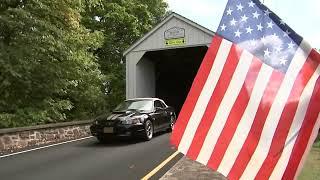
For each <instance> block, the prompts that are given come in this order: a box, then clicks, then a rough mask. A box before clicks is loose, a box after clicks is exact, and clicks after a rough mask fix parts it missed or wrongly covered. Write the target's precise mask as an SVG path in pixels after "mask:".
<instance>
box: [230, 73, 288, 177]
mask: <svg viewBox="0 0 320 180" xmlns="http://www.w3.org/2000/svg"><path fill="white" fill-rule="evenodd" d="M283 78H284V75H283V74H282V73H281V72H278V71H274V72H273V73H272V75H271V77H270V80H269V82H268V85H267V88H266V89H265V91H264V95H263V97H262V99H261V102H260V104H259V107H258V110H257V113H256V115H255V118H254V121H253V124H252V126H251V129H250V132H249V134H248V136H247V138H246V140H245V143H244V144H243V146H242V148H241V150H240V153H239V154H238V157H237V159H236V161H235V163H234V164H233V166H232V168H231V170H230V172H229V174H228V178H229V179H239V178H240V177H241V175H242V173H243V171H244V170H245V168H246V166H247V164H248V163H249V161H250V158H251V156H252V155H253V153H254V151H255V149H256V147H257V145H258V142H259V139H260V136H261V133H262V128H263V126H264V124H265V120H266V118H267V116H268V114H269V111H270V108H271V105H272V103H273V101H274V99H275V97H276V94H277V92H278V89H279V88H280V85H281V83H282V81H283Z"/></svg>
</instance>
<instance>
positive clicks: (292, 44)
mask: <svg viewBox="0 0 320 180" xmlns="http://www.w3.org/2000/svg"><path fill="white" fill-rule="evenodd" d="M294 46H295V44H294V43H293V42H292V41H291V42H290V43H289V44H288V49H293V48H294Z"/></svg>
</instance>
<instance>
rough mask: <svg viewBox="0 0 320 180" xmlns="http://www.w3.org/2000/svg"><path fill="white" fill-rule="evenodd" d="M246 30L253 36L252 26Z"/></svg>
mask: <svg viewBox="0 0 320 180" xmlns="http://www.w3.org/2000/svg"><path fill="white" fill-rule="evenodd" d="M246 30H247V33H250V34H251V33H252V31H253V29H252V28H251V27H250V26H249V27H247V28H246Z"/></svg>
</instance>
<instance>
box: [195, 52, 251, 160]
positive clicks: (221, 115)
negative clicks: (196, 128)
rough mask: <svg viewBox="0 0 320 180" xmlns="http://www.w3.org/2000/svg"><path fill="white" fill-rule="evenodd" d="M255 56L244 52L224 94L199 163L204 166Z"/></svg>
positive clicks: (199, 157) (200, 154)
mask: <svg viewBox="0 0 320 180" xmlns="http://www.w3.org/2000/svg"><path fill="white" fill-rule="evenodd" d="M252 59H253V55H252V54H251V53H249V52H247V51H243V53H242V54H241V57H240V59H239V63H238V65H237V68H236V70H235V72H234V74H233V76H232V79H231V81H230V85H229V87H228V89H227V91H226V93H225V94H224V97H223V99H222V101H221V104H220V106H219V109H218V111H217V114H216V116H215V117H214V120H213V123H212V125H211V127H210V129H209V131H208V134H207V136H206V138H205V141H204V143H203V146H202V148H201V151H200V153H199V156H198V158H197V161H199V162H200V163H202V164H207V162H208V161H209V159H210V156H211V153H212V151H213V149H214V146H215V144H216V142H217V140H218V138H219V135H220V133H221V131H222V129H223V127H224V125H225V123H226V121H227V118H228V115H229V113H230V111H231V109H232V106H233V104H234V102H235V101H236V99H237V97H238V95H239V92H240V90H241V87H242V85H243V83H244V82H245V79H246V75H247V73H248V71H249V68H250V65H251V63H252Z"/></svg>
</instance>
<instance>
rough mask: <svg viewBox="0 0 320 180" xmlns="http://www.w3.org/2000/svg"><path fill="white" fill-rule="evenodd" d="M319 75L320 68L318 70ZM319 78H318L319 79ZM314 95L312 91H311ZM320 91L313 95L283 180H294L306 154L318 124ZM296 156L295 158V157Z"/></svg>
mask: <svg viewBox="0 0 320 180" xmlns="http://www.w3.org/2000/svg"><path fill="white" fill-rule="evenodd" d="M317 70H318V73H320V72H319V70H320V68H318V69H317ZM317 78H318V77H317ZM319 83H320V81H319V80H318V83H317V84H316V89H318V90H319V88H320V84H319ZM310 89H311V90H313V87H311V88H310ZM311 93H312V91H311ZM319 97H320V91H317V92H315V91H314V92H313V93H312V97H311V99H313V101H312V102H311V104H310V105H309V106H308V110H307V114H306V117H305V119H304V121H303V123H302V126H301V129H300V131H299V132H298V137H297V139H296V141H295V144H294V147H293V150H292V153H291V155H290V159H289V162H288V164H287V167H286V170H285V172H284V175H283V179H293V178H294V175H295V173H292V172H296V170H297V168H298V166H299V164H300V161H301V159H302V156H303V154H304V153H306V146H307V143H305V142H309V140H310V137H311V135H312V134H311V133H312V130H313V127H314V126H315V124H316V121H317V118H318V115H319V111H320V110H319V107H320V101H319V100H320V98H319ZM293 155H294V156H293Z"/></svg>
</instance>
